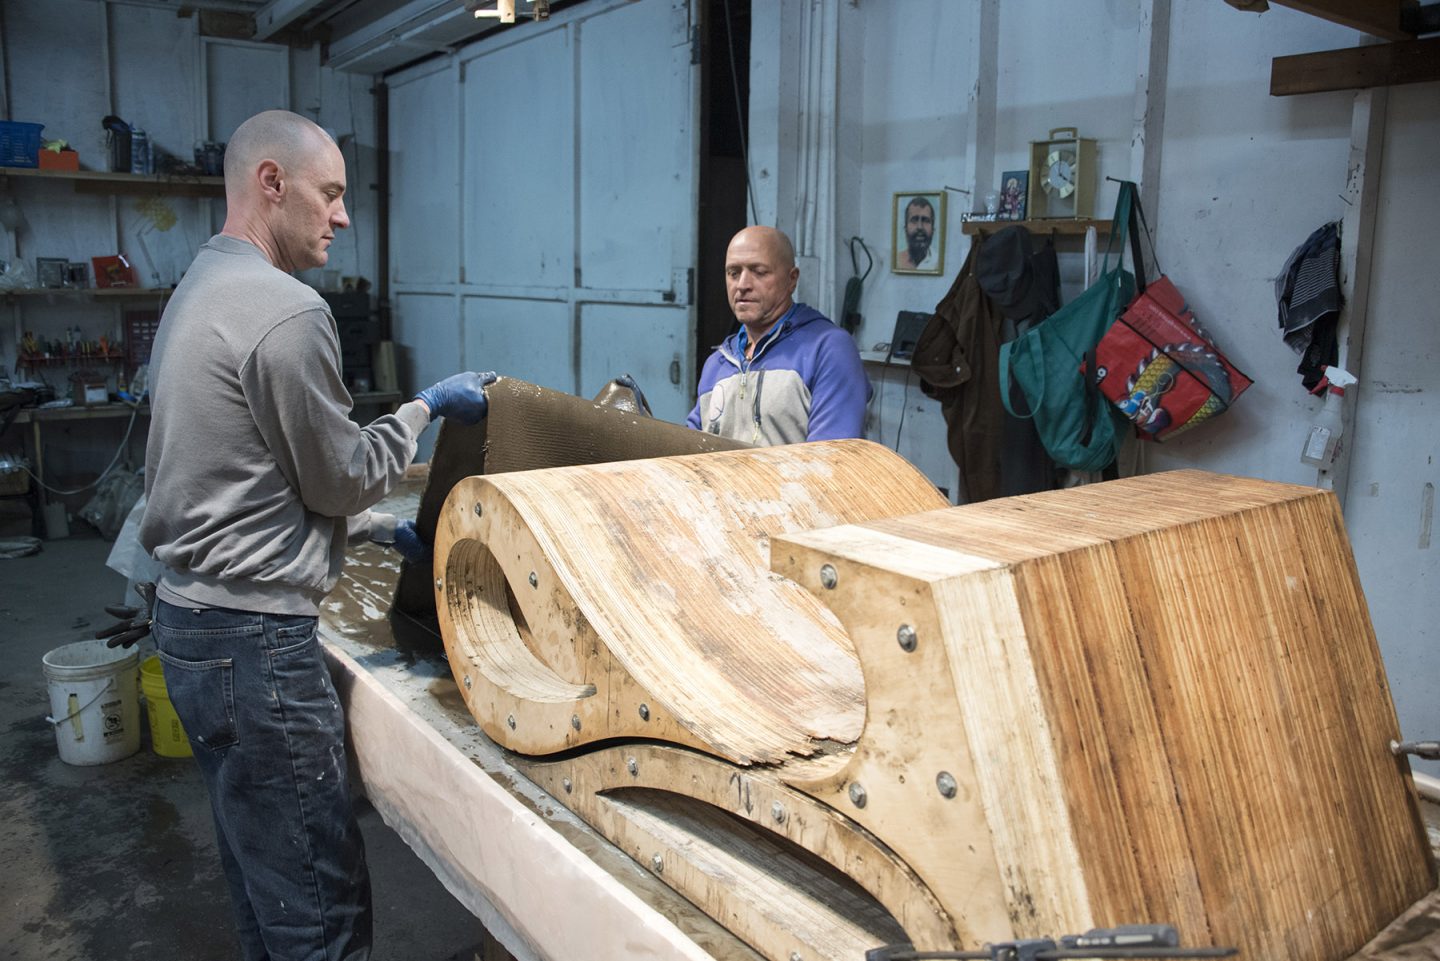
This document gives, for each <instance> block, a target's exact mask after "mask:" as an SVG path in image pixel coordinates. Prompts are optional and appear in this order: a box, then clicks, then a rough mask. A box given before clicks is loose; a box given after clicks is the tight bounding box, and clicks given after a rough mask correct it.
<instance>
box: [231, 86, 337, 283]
mask: <svg viewBox="0 0 1440 961" xmlns="http://www.w3.org/2000/svg"><path fill="white" fill-rule="evenodd" d="M344 198H345V158H344V156H342V155H341V153H340V148H339V147H338V146H337V145H336V144H335V141H334V140H332V139H331V138H330V135H329V134H327V133H326V132H325V131H324V130H322V129H320V128H319V127H318V126H316V125H315V124H314V123H313V122H311V121H309V120H306V119H305V118H304V117H302V116H300V115H299V114H294V113H291V112H290V111H288V110H267V111H265V112H264V113H257V114H256V115H255V116H253V117H251V118H250V119H249V120H247V121H245V122H244V123H242V124H241V125H240V126H239V128H238V129H236V131H235V133H234V134H233V135H232V136H231V138H230V143H229V144H227V145H226V147H225V227H224V228H223V229H222V230H221V231H220V232H221V233H222V234H225V235H227V236H230V237H239V238H240V239H241V240H245V241H248V242H249V243H252V244H254V245H255V246H256V247H258V248H259V249H260V251H261V252H262V253H263V254H264V255H265V258H266V259H267V260H269V261H270V263H272V264H274V265H275V266H276V267H279V268H280V269H281V270H286V271H295V270H306V269H309V268H312V267H323V266H325V264H326V263H328V262H329V259H330V244H331V243H332V242H333V241H334V240H335V232H336V231H337V230H343V229H344V228H346V227H348V226H350V215H349V214H348V213H346V212H345V199H344Z"/></svg>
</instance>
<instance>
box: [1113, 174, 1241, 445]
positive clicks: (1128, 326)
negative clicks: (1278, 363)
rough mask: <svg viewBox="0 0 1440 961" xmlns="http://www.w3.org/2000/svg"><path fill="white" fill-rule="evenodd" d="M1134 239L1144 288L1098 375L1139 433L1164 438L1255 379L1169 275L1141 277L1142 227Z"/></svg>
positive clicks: (1222, 405) (1223, 405)
mask: <svg viewBox="0 0 1440 961" xmlns="http://www.w3.org/2000/svg"><path fill="white" fill-rule="evenodd" d="M1138 208H1139V200H1138V198H1137V199H1136V204H1135V209H1136V210H1138ZM1132 216H1134V214H1132ZM1138 216H1139V219H1140V221H1141V222H1142V223H1143V222H1144V214H1143V213H1141V214H1139V215H1138ZM1132 226H1133V225H1132ZM1147 236H1148V231H1147ZM1131 238H1132V247H1131V255H1132V257H1133V259H1134V261H1135V277H1136V283H1137V286H1138V287H1139V288H1140V293H1138V294H1137V295H1136V297H1135V299H1134V300H1133V301H1131V302H1130V306H1129V307H1127V308H1126V309H1125V312H1124V313H1123V314H1121V315H1120V317H1119V318H1117V319H1116V321H1115V323H1114V324H1112V325H1111V326H1110V329H1109V330H1107V331H1106V332H1105V336H1104V337H1102V338H1101V339H1100V343H1099V345H1097V346H1096V348H1095V366H1096V380H1097V382H1098V384H1099V387H1100V392H1101V393H1103V394H1104V395H1105V396H1106V397H1108V398H1110V401H1111V402H1112V403H1113V404H1114V405H1115V406H1116V407H1117V408H1119V410H1120V413H1121V414H1123V415H1124V416H1125V417H1127V418H1129V419H1130V421H1131V422H1132V423H1134V424H1135V428H1136V431H1137V432H1138V434H1139V436H1140V437H1141V438H1144V439H1148V440H1166V439H1168V438H1170V437H1174V436H1175V435H1176V434H1179V433H1181V432H1183V431H1186V430H1189V429H1190V428H1191V427H1194V426H1195V425H1196V424H1199V423H1202V422H1204V421H1206V420H1208V419H1210V418H1211V417H1214V416H1215V415H1216V414H1219V413H1221V412H1223V411H1225V410H1227V409H1228V408H1229V407H1230V405H1231V404H1233V403H1234V402H1235V399H1236V398H1238V397H1239V396H1240V395H1241V394H1243V393H1244V392H1245V390H1246V388H1248V387H1249V386H1250V384H1251V383H1252V381H1251V380H1250V378H1249V377H1247V376H1245V375H1244V374H1243V373H1241V372H1240V370H1239V369H1237V368H1236V367H1235V365H1233V364H1231V363H1230V361H1228V360H1226V359H1225V355H1224V354H1222V353H1220V351H1219V350H1218V349H1216V347H1215V345H1214V344H1213V343H1211V341H1210V339H1209V338H1208V337H1207V336H1205V334H1204V332H1203V331H1202V330H1201V329H1200V327H1199V325H1198V324H1197V323H1196V321H1195V315H1194V314H1193V313H1191V311H1190V308H1189V305H1187V304H1186V303H1185V298H1184V297H1183V296H1181V294H1180V291H1179V290H1177V289H1176V287H1175V285H1174V284H1173V283H1171V282H1170V278H1168V277H1166V276H1165V275H1164V274H1161V275H1160V277H1159V278H1158V279H1156V280H1153V281H1151V282H1150V283H1149V284H1146V283H1145V282H1144V280H1143V276H1144V268H1143V266H1142V264H1141V259H1140V247H1139V231H1138V230H1133V229H1132V230H1131ZM1152 249H1153V246H1152Z"/></svg>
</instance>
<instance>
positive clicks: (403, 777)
mask: <svg viewBox="0 0 1440 961" xmlns="http://www.w3.org/2000/svg"><path fill="white" fill-rule="evenodd" d="M324 651H325V657H326V660H327V661H328V662H329V665H330V671H331V675H332V676H333V677H334V678H335V683H336V690H337V693H338V694H339V696H340V698H341V701H342V703H343V704H344V707H345V714H346V725H347V727H348V729H349V731H350V737H349V743H350V747H351V749H352V750H353V751H354V755H355V771H354V776H355V777H356V779H357V780H358V781H359V782H361V783H362V784H363V785H364V787H365V791H366V793H367V794H368V795H370V796H371V797H372V798H373V799H378V801H379V803H377V805H376V806H377V807H378V808H380V809H382V810H384V811H386V812H388V813H389V815H390V817H389V818H387V823H391V824H392V826H395V825H394V821H391V818H394V819H395V820H398V821H400V822H403V827H404V829H403V830H400V833H401V834H402V836H406V837H407V838H415V837H421V838H423V839H424V841H425V844H426V847H427V848H428V849H429V851H430V853H431V857H432V859H434V860H436V861H438V862H440V864H441V865H443V870H437V874H438V875H439V876H440V879H441V881H442V883H444V884H445V886H446V887H447V888H448V889H449V890H450V892H451V893H452V894H454V895H455V896H456V898H458V899H459V900H460V901H461V902H462V903H464V904H465V905H466V906H468V907H470V908H471V910H472V911H476V913H477V914H479V915H480V916H481V917H482V919H485V912H484V910H483V907H484V905H489V906H491V907H493V909H494V911H495V912H496V914H497V915H498V917H499V918H500V919H502V920H503V921H504V925H500V926H497V927H496V928H495V929H494V930H495V933H496V934H497V935H505V936H504V937H502V938H501V940H502V942H504V943H505V946H506V949H507V950H509V951H510V952H511V953H512V954H515V955H516V957H517V958H520V959H525V958H536V959H540V958H593V959H596V961H624V959H629V958H635V957H641V956H643V957H656V958H676V959H682V961H714V958H713V957H712V955H711V954H710V953H709V952H707V951H705V950H704V949H703V948H701V947H700V946H699V945H697V944H696V943H695V942H694V941H692V940H691V939H690V938H688V937H687V936H686V935H685V934H684V932H682V931H681V930H680V929H679V928H678V927H676V926H675V924H674V923H673V922H672V921H671V920H670V919H668V918H666V917H665V916H663V915H661V914H660V913H659V912H658V911H657V910H655V909H654V908H653V907H651V906H650V905H649V904H646V903H645V901H643V900H642V899H641V898H640V897H639V896H638V895H636V894H635V893H634V892H633V891H631V890H630V889H629V888H627V887H625V886H624V885H622V884H620V882H618V881H617V880H616V879H615V878H613V877H611V876H610V875H609V874H608V873H606V872H605V871H604V870H603V869H602V868H600V867H599V866H598V865H597V864H596V863H595V862H594V861H593V860H592V859H591V858H590V857H589V856H588V855H587V854H585V853H584V851H582V850H581V849H580V848H579V847H577V846H575V845H574V844H572V843H571V842H570V841H568V840H566V839H565V838H564V837H562V836H561V834H560V833H559V832H557V831H556V830H555V829H554V828H553V827H551V826H550V825H549V824H547V823H545V821H544V820H542V819H541V817H540V816H539V815H538V814H536V813H535V812H534V811H532V810H531V809H530V808H528V807H526V806H525V805H524V804H522V803H521V802H520V801H519V800H518V799H517V798H515V797H514V796H512V795H511V794H509V793H508V792H507V791H505V789H504V788H502V787H501V786H500V785H499V784H497V783H496V781H495V780H494V779H493V778H492V777H491V776H490V775H488V774H487V773H485V771H483V770H481V768H480V767H478V766H477V765H476V764H474V763H473V762H472V761H471V760H470V759H469V758H467V757H465V756H464V755H463V754H462V753H461V752H459V751H458V750H456V749H455V747H454V746H453V745H451V744H450V743H449V742H448V741H446V740H445V738H444V737H442V736H441V735H440V734H439V733H438V732H437V731H435V730H434V729H433V728H431V727H430V726H428V725H427V724H425V722H423V721H422V720H421V719H420V718H419V717H418V716H417V715H416V714H415V713H414V712H412V711H411V710H409V709H408V708H407V707H406V706H405V705H404V703H403V702H401V701H400V699H399V698H397V697H396V696H395V695H394V694H392V693H391V692H389V691H388V690H386V689H385V687H384V686H383V685H382V684H381V683H380V681H379V680H377V679H376V678H374V677H373V676H371V675H370V673H369V672H368V671H366V670H365V669H364V668H362V667H360V665H359V664H358V663H356V662H355V660H354V659H353V658H352V657H350V656H349V655H348V654H346V653H345V652H344V651H341V650H339V649H338V648H336V647H335V646H333V645H329V644H327V645H325V648H324ZM360 732H363V736H361V733H360ZM397 829H398V828H397ZM412 846H413V844H412ZM433 866H434V865H432V867H433ZM477 899H478V900H477ZM556 905H564V906H565V909H564V910H563V911H557V910H555V906H556ZM511 932H513V938H512V937H511Z"/></svg>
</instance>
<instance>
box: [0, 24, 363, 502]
mask: <svg viewBox="0 0 1440 961" xmlns="http://www.w3.org/2000/svg"><path fill="white" fill-rule="evenodd" d="M3 16H4V34H3V37H0V61H3V67H4V71H3V75H4V76H5V77H7V78H8V85H7V87H6V89H5V102H4V103H3V104H0V110H5V111H7V112H6V113H5V114H4V118H5V119H9V120H16V121H25V122H32V123H43V124H44V125H45V129H44V131H43V134H42V135H43V136H44V137H46V138H63V139H65V140H68V141H70V143H71V144H72V145H73V146H74V147H75V148H76V149H77V150H78V151H79V153H80V164H81V167H82V168H84V169H87V170H106V169H108V159H107V155H106V147H105V137H104V132H103V130H102V127H101V123H100V121H101V118H102V117H104V116H105V115H107V114H110V113H114V114H116V115H118V116H120V117H122V118H123V119H125V120H126V121H128V122H129V123H131V124H132V125H134V126H136V127H139V128H142V129H144V130H145V131H146V132H147V133H148V135H149V136H150V138H151V140H152V142H153V143H154V144H155V145H156V146H158V147H159V148H162V149H164V150H166V151H168V152H169V153H171V154H173V155H176V156H178V157H181V158H185V159H192V158H193V151H194V148H195V146H196V145H197V144H198V143H200V142H202V141H205V140H207V139H216V140H220V141H224V140H226V139H228V137H229V135H230V132H231V131H232V130H233V129H234V127H235V126H236V125H238V124H239V123H240V121H242V120H244V119H245V118H246V117H248V116H250V115H251V114H253V113H255V112H257V111H259V110H263V109H268V108H271V107H285V108H288V109H292V110H295V111H296V112H298V113H300V114H303V115H304V116H307V117H310V118H312V119H314V120H315V121H316V122H317V123H319V124H320V125H321V126H324V127H326V128H328V129H329V130H330V131H331V132H332V133H333V134H335V135H336V136H337V137H338V138H339V143H340V147H341V150H342V152H343V153H344V155H345V158H346V163H347V169H348V175H349V187H350V189H349V197H350V200H349V203H348V206H349V208H350V213H351V218H352V229H351V230H350V231H349V232H348V233H346V234H342V235H341V236H340V237H338V238H337V240H336V243H335V244H334V246H333V247H332V248H331V253H330V264H329V269H330V270H334V271H336V272H337V273H339V274H341V275H356V276H364V277H367V278H369V279H370V280H371V281H372V282H373V281H375V280H377V279H378V277H377V274H376V245H375V237H376V235H375V211H376V207H377V198H376V194H375V191H374V190H373V189H372V185H373V184H374V182H375V160H376V148H375V135H374V100H373V97H372V96H371V94H370V93H369V89H370V85H371V82H370V80H369V78H367V77H360V76H354V75H348V74H337V73H335V72H334V71H331V70H328V69H326V68H323V67H321V66H320V52H319V50H318V48H311V49H308V50H294V51H291V50H288V49H287V48H285V47H282V46H276V45H271V44H255V43H247V42H239V41H231V40H218V39H211V38H205V37H201V36H200V34H199V28H198V21H197V19H196V18H195V17H177V16H176V13H175V11H174V10H170V9H161V8H157V7H150V6H139V5H134V4H127V3H118V2H117V3H109V2H97V0H5V5H4V12H3ZM6 189H7V190H8V192H9V194H10V196H11V197H13V198H14V200H15V201H16V203H17V205H18V206H19V208H20V210H21V212H22V214H23V216H24V219H25V226H24V227H22V229H21V230H20V232H19V234H18V236H17V235H15V234H11V233H9V232H7V231H0V259H4V260H12V259H13V260H19V261H22V262H24V263H25V264H27V266H28V267H29V268H30V270H31V272H32V274H33V271H34V262H35V258H36V257H37V256H38V257H65V258H67V259H68V260H71V261H82V262H86V263H88V262H89V260H90V258H91V257H92V256H100V255H106V254H114V253H117V252H119V253H123V254H124V255H125V256H126V257H128V258H129V259H130V260H131V262H132V263H133V264H134V265H135V268H136V273H137V276H138V280H139V282H140V284H141V285H143V286H147V287H169V286H171V285H173V284H174V283H176V282H177V281H178V280H179V279H180V277H181V275H182V274H183V273H184V271H185V269H186V267H187V266H188V265H189V263H190V260H191V259H192V258H193V257H194V255H195V251H196V249H197V248H198V247H199V245H200V244H201V243H203V242H204V241H205V240H206V239H207V238H208V237H209V236H210V235H211V234H212V233H214V232H215V231H216V230H218V229H219V227H220V225H221V224H222V223H223V219H224V201H223V200H208V199H194V198H184V197H173V196H164V195H160V196H157V197H150V198H141V197H137V196H135V195H127V194H117V195H114V196H108V195H104V194H100V195H94V194H78V193H76V192H74V191H73V190H72V189H71V187H70V185H69V184H68V183H65V182H61V181H49V180H38V179H33V178H18V177H16V178H9V182H8V185H7V187H6ZM142 201H143V203H142ZM301 276H302V278H303V279H306V280H307V281H309V282H311V283H315V284H317V285H318V284H320V283H321V281H322V278H321V274H320V272H319V271H307V272H304V273H302V274H301ZM155 306H156V304H153V303H150V302H149V301H141V302H134V301H129V302H126V303H124V304H121V303H117V302H112V301H106V302H99V301H92V300H80V299H67V298H54V299H47V298H43V297H27V298H23V299H19V300H17V301H16V302H13V303H10V304H8V305H7V304H0V363H3V365H4V369H5V370H7V371H9V370H13V368H14V365H15V358H16V347H17V343H18V340H19V337H20V336H21V334H22V332H23V331H26V330H31V331H34V332H35V334H36V335H37V336H39V337H42V338H46V337H48V338H60V337H61V336H62V332H63V331H64V330H65V329H66V328H69V327H73V326H78V327H80V329H81V333H82V336H83V337H84V338H85V339H92V340H93V339H98V338H99V337H100V336H101V335H102V334H103V335H105V336H107V337H108V338H109V339H110V340H112V341H118V340H120V339H122V336H123V324H122V317H121V315H122V311H123V310H125V309H126V308H127V307H128V308H130V309H136V308H154V307H155ZM68 373H69V370H68V368H63V367H51V368H47V369H46V370H45V375H46V376H47V377H48V378H49V379H50V380H51V381H52V382H54V383H56V384H57V385H58V386H61V387H62V388H63V386H64V381H65V378H66V376H67V375H68ZM21 374H22V376H23V375H25V374H26V372H25V371H22V372H21ZM114 386H115V384H114V380H113V374H112V381H111V387H112V388H113V387H114ZM124 423H125V421H124V419H123V418H121V419H116V420H113V421H104V422H98V425H97V424H96V423H90V424H84V423H77V424H72V425H69V426H63V427H62V426H53V427H50V428H47V429H46V434H45V437H46V455H47V463H46V472H47V478H48V479H50V480H52V481H53V480H62V479H64V478H65V477H67V476H74V477H79V476H80V475H84V474H86V473H90V474H92V476H93V473H94V472H96V471H98V470H99V469H100V468H102V467H103V466H104V465H105V464H106V463H107V462H108V461H109V459H110V456H111V455H112V453H113V451H114V445H115V444H116V443H117V442H118V440H119V436H120V431H121V430H123V427H124ZM143 435H144V430H143V427H140V428H137V430H136V437H135V439H134V440H132V442H131V445H130V446H131V452H132V457H131V460H132V462H133V463H135V464H136V465H137V466H138V463H139V461H140V460H141V459H142V457H143V439H144V437H143ZM16 436H17V435H16V434H13V433H12V434H11V435H10V436H9V437H7V438H6V440H5V441H4V442H3V443H5V444H6V445H7V447H11V448H13V447H16V446H18V444H19V441H18V439H16ZM81 500H82V501H83V498H81Z"/></svg>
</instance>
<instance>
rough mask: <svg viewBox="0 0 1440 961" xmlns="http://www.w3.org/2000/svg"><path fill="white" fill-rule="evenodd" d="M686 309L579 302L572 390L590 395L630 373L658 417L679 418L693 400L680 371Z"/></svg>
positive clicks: (683, 359) (683, 362) (684, 361)
mask: <svg viewBox="0 0 1440 961" xmlns="http://www.w3.org/2000/svg"><path fill="white" fill-rule="evenodd" d="M689 313H690V312H689V311H688V310H687V309H686V308H684V307H645V306H638V305H634V304H583V305H581V307H580V386H579V390H578V391H576V393H579V394H583V395H585V396H587V397H589V396H594V394H595V393H596V392H597V391H599V390H600V388H601V387H603V386H605V383H606V382H607V381H609V380H611V379H612V378H615V377H618V376H620V375H621V374H630V375H631V376H632V377H634V378H635V380H636V381H638V382H639V384H640V387H641V389H642V390H644V391H645V397H646V399H648V400H649V401H650V407H651V409H652V410H653V411H654V413H655V416H656V417H658V418H660V419H661V420H668V421H671V422H673V423H683V422H684V420H685V417H686V415H687V414H689V413H690V408H692V407H694V406H695V397H694V392H693V391H692V390H691V388H690V386H689V384H688V383H687V381H686V378H685V376H684V373H685V370H686V365H687V364H688V360H687V359H686V331H687V324H688V317H689ZM677 380H678V383H676V381H677Z"/></svg>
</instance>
